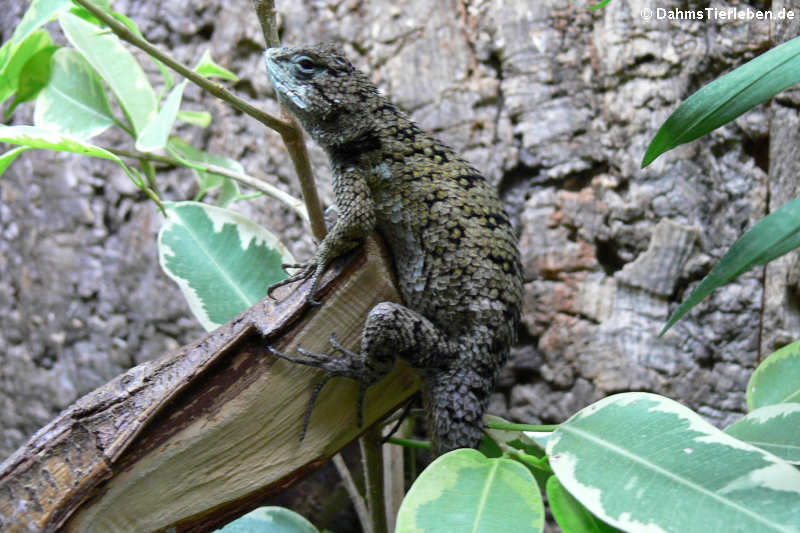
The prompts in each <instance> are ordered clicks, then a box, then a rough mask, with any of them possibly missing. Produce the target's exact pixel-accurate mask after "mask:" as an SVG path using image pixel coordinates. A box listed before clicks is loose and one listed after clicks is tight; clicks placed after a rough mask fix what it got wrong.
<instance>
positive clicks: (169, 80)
mask: <svg viewBox="0 0 800 533" xmlns="http://www.w3.org/2000/svg"><path fill="white" fill-rule="evenodd" d="M107 11H108V12H109V13H110V14H111V16H112V17H114V18H115V19H117V20H118V21H120V22H121V23H123V24H124V25H125V26H126V27H127V28H128V29H129V30H131V32H133V34H134V35H136V36H137V37H138V38H140V39H142V40H143V41H146V40H147V39H145V37H144V35H142V31H141V30H140V29H139V26H138V25H137V24H136V21H134V20H133V19H132V18H129V17H127V16H125V15H124V14H122V13H118V12H116V11H113V10H112V9H111V8H110V6H109V8H108V10H107ZM149 57H150V60H151V61H152V62H153V63H155V65H156V67H158V70H159V71H160V72H161V77H162V78H163V79H164V89H163V90H164V92H166V91H169V90H170V89H172V87H173V86H174V85H175V77H174V76H173V75H172V71H171V70H170V69H168V68H167V67H166V66H164V63H162V62H161V61H159V60H158V59H156V58H154V57H153V56H149Z"/></svg>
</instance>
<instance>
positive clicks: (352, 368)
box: [267, 333, 369, 442]
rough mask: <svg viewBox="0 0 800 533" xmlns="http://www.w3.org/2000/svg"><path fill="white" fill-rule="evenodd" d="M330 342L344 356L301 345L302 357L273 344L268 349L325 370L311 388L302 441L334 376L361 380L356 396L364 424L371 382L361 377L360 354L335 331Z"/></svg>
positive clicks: (275, 354)
mask: <svg viewBox="0 0 800 533" xmlns="http://www.w3.org/2000/svg"><path fill="white" fill-rule="evenodd" d="M330 343H331V348H333V351H335V352H339V353H340V354H342V356H343V357H334V356H332V355H330V354H327V353H316V352H311V351H308V350H306V349H305V348H302V347H300V346H298V347H297V352H298V353H299V354H300V355H301V356H302V357H294V356H291V355H286V354H285V353H283V352H281V351H279V350H277V349H275V348H274V347H272V346H267V350H269V352H270V353H272V354H273V355H274V356H276V357H279V358H280V359H283V360H285V361H289V362H290V363H295V364H300V365H306V366H310V367H314V368H319V369H320V370H322V371H324V375H323V377H322V379H320V380H319V381H318V382H317V383H316V384H315V385H314V388H313V389H312V390H311V398H310V399H309V401H308V407H307V408H306V412H305V414H304V415H303V428H302V429H301V431H300V441H301V442H302V440H303V439H304V438H305V435H306V431H307V430H308V423H309V421H310V420H311V411H313V409H314V405H315V404H316V402H317V398H318V397H319V395H320V393H321V392H322V389H323V387H324V386H325V384H326V383H328V381H330V379H331V378H334V377H340V376H341V377H349V378H351V379H355V380H356V381H358V382H359V385H358V396H357V398H356V420H357V423H358V427H359V428H361V427H363V426H364V398H365V396H366V392H367V388H369V383H366V382H364V381H362V380H361V379H359V371H358V369H359V365H358V363H357V362H358V361H359V354H356V353H354V352H352V351H350V350H348V349H347V348H345V347H344V346H342V345H341V344H340V343H339V341H338V340H337V339H336V335H335V334H333V333H332V334H331V336H330Z"/></svg>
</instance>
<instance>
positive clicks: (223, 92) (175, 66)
mask: <svg viewBox="0 0 800 533" xmlns="http://www.w3.org/2000/svg"><path fill="white" fill-rule="evenodd" d="M75 2H76V3H78V4H80V5H82V6H83V7H85V8H86V9H87V10H88V11H90V12H91V13H92V15H94V16H95V17H97V18H98V19H100V20H101V21H103V23H104V24H105V25H107V26H108V27H109V28H110V29H111V31H113V32H114V34H115V35H117V37H119V38H120V39H122V40H123V41H127V42H129V43H130V44H132V45H133V46H135V47H136V48H140V49H141V50H144V51H145V52H147V54H148V55H150V56H151V57H154V58H156V59H158V60H159V61H161V62H162V63H164V64H165V65H167V66H168V67H169V68H171V69H172V70H174V71H175V72H177V73H178V74H180V75H181V76H183V77H185V78H187V79H188V80H191V81H192V82H193V83H195V84H196V85H198V86H200V87H201V88H203V89H205V90H206V91H208V92H210V93H211V94H213V95H214V96H216V97H217V98H219V99H221V100H224V101H226V102H228V103H229V104H231V105H232V106H233V107H235V108H236V109H238V110H239V111H241V112H242V113H245V114H246V115H250V116H251V117H253V118H254V119H256V120H258V121H259V122H261V123H262V124H264V125H265V126H267V127H268V128H270V129H273V130H275V131H277V132H278V133H280V134H281V135H285V134H291V133H292V132H293V128H292V126H291V124H288V123H286V122H284V121H283V120H281V119H279V118H276V117H273V116H272V115H270V114H268V113H265V112H263V111H261V110H260V109H258V108H257V107H255V106H253V105H252V104H250V103H248V102H246V101H244V100H242V99H241V98H239V97H238V96H236V95H235V94H233V93H232V92H230V91H229V90H227V89H225V88H224V87H222V86H221V85H219V84H217V83H214V82H213V81H210V80H208V79H206V78H204V77H203V76H201V75H200V74H198V73H196V72H195V71H193V70H192V69H190V68H189V67H187V66H186V65H184V64H182V63H180V62H178V61H176V60H175V59H173V58H172V57H170V56H169V55H167V54H165V53H164V52H162V51H161V50H159V49H158V48H156V47H155V46H153V45H152V44H150V43H149V42H147V41H145V40H144V39H142V38H140V37H139V36H137V35H136V34H134V33H133V32H131V31H130V30H129V29H128V28H127V27H126V26H125V25H124V24H122V23H121V22H118V21H117V20H116V19H114V18H113V17H111V15H109V14H108V13H106V12H105V11H103V10H102V9H101V8H99V7H97V6H96V5H94V4H93V3H92V2H90V1H89V0H75Z"/></svg>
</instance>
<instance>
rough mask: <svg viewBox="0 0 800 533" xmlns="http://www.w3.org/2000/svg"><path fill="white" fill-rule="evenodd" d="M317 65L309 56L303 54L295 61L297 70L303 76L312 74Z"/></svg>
mask: <svg viewBox="0 0 800 533" xmlns="http://www.w3.org/2000/svg"><path fill="white" fill-rule="evenodd" d="M316 68H317V65H316V64H315V63H314V61H313V60H312V59H311V58H310V57H308V56H302V57H299V58H298V59H297V61H295V70H296V71H297V73H298V74H300V75H302V76H310V75H312V74H314V71H315V70H316Z"/></svg>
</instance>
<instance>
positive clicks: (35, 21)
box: [0, 0, 72, 101]
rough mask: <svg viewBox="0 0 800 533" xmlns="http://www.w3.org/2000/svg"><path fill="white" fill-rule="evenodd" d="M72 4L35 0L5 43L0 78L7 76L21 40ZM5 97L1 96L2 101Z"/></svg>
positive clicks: (57, 0)
mask: <svg viewBox="0 0 800 533" xmlns="http://www.w3.org/2000/svg"><path fill="white" fill-rule="evenodd" d="M71 4H72V2H71V0H33V2H31V5H30V6H29V7H28V10H27V11H26V12H25V14H24V15H23V16H22V20H20V21H19V24H17V27H16V28H14V33H13V34H12V35H11V39H9V40H8V41H7V42H6V43H5V44H4V45H3V49H4V50H5V52H4V53H3V52H1V51H0V60H2V61H0V67H2V68H0V78H5V76H6V70H5V69H6V67H7V63H6V62H7V61H9V60H10V59H11V58H12V57H13V56H14V54H15V51H16V49H17V47H18V46H19V45H20V43H21V42H23V41H24V40H26V39H27V38H28V36H29V35H30V34H31V33H33V32H34V31H36V30H37V29H39V28H40V27H42V26H43V25H44V24H47V23H48V22H50V21H51V20H53V19H54V18H55V17H56V15H58V14H59V13H60V12H62V11H64V10H65V9H67V8H69V7H70V5H71ZM2 100H4V98H0V101H2Z"/></svg>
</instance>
